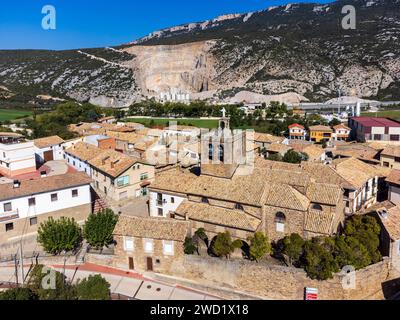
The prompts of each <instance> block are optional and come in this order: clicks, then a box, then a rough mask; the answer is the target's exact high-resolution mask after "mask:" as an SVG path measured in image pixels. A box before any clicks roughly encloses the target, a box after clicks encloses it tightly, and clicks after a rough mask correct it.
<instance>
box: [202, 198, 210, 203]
mask: <svg viewBox="0 0 400 320" xmlns="http://www.w3.org/2000/svg"><path fill="white" fill-rule="evenodd" d="M201 202H202V203H209V201H208V198H206V197H203V198H201Z"/></svg>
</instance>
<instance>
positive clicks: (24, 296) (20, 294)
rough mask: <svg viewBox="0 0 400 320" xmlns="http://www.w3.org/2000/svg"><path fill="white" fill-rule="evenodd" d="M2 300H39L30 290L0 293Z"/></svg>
mask: <svg viewBox="0 0 400 320" xmlns="http://www.w3.org/2000/svg"><path fill="white" fill-rule="evenodd" d="M0 300H37V296H36V294H35V293H34V292H33V291H32V290H31V289H29V288H12V289H8V290H6V291H4V292H0Z"/></svg>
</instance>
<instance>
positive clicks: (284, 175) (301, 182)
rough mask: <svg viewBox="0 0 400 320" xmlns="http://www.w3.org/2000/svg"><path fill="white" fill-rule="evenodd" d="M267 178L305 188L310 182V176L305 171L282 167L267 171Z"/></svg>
mask: <svg viewBox="0 0 400 320" xmlns="http://www.w3.org/2000/svg"><path fill="white" fill-rule="evenodd" d="M265 179H267V180H268V181H272V182H277V183H282V184H288V185H291V186H294V187H304V188H305V187H306V186H307V185H308V184H309V182H310V176H309V175H308V174H304V172H299V171H293V170H281V169H269V170H268V171H266V172H265Z"/></svg>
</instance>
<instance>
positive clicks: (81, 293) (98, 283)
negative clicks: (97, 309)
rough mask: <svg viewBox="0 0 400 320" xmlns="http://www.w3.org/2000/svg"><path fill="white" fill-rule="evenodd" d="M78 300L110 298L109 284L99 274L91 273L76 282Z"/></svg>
mask: <svg viewBox="0 0 400 320" xmlns="http://www.w3.org/2000/svg"><path fill="white" fill-rule="evenodd" d="M76 296H77V298H78V300H110V298H111V297H110V284H109V283H108V282H107V281H106V279H104V278H103V277H102V276H101V275H99V274H97V275H91V276H89V277H88V278H87V279H83V280H82V281H80V282H78V283H77V284H76Z"/></svg>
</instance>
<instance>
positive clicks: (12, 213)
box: [0, 209, 19, 222]
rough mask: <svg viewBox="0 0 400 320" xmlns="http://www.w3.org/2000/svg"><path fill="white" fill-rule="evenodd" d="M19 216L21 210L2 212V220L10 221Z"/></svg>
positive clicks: (0, 219) (0, 216)
mask: <svg viewBox="0 0 400 320" xmlns="http://www.w3.org/2000/svg"><path fill="white" fill-rule="evenodd" d="M18 218H19V211H18V209H17V210H12V211H6V212H4V213H0V222H4V221H10V220H15V219H18Z"/></svg>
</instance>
